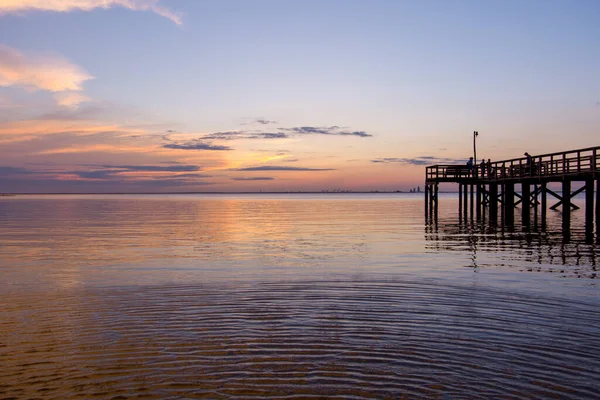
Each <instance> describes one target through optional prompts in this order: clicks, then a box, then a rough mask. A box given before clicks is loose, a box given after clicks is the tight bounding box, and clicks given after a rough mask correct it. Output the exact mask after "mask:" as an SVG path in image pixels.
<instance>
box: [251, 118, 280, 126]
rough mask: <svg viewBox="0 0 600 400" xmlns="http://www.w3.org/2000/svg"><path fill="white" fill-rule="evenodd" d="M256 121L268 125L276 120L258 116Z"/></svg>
mask: <svg viewBox="0 0 600 400" xmlns="http://www.w3.org/2000/svg"><path fill="white" fill-rule="evenodd" d="M256 123H258V124H261V125H269V124H276V123H277V121H269V120H268V119H263V118H259V119H257V120H256Z"/></svg>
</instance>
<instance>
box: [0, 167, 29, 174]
mask: <svg viewBox="0 0 600 400" xmlns="http://www.w3.org/2000/svg"><path fill="white" fill-rule="evenodd" d="M30 173H31V172H30V171H29V170H27V169H25V168H18V167H9V166H2V165H0V176H12V175H27V174H30Z"/></svg>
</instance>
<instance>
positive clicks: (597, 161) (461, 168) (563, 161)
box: [425, 146, 600, 182]
mask: <svg viewBox="0 0 600 400" xmlns="http://www.w3.org/2000/svg"><path fill="white" fill-rule="evenodd" d="M597 172H600V146H597V147H588V148H585V149H579V150H570V151H564V152H558V153H549V154H541V155H536V156H532V157H531V159H528V158H527V157H521V158H513V159H510V160H502V161H495V162H491V163H489V164H488V163H484V164H476V165H473V168H468V167H467V166H466V165H432V166H429V167H427V168H426V172H425V174H426V175H425V177H426V180H427V181H429V182H431V181H446V182H456V181H459V180H465V179H483V180H511V179H519V180H520V179H527V178H539V179H544V178H546V179H550V178H553V177H556V178H559V177H564V176H568V175H574V176H578V175H582V176H583V175H595V174H596V173H597Z"/></svg>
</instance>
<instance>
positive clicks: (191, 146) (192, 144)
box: [163, 140, 233, 151]
mask: <svg viewBox="0 0 600 400" xmlns="http://www.w3.org/2000/svg"><path fill="white" fill-rule="evenodd" d="M163 147H164V148H165V149H175V150H213V151H224V150H233V149H232V148H231V147H229V146H223V145H216V144H211V143H206V142H202V141H199V140H192V141H188V142H185V143H167V144H165V145H163Z"/></svg>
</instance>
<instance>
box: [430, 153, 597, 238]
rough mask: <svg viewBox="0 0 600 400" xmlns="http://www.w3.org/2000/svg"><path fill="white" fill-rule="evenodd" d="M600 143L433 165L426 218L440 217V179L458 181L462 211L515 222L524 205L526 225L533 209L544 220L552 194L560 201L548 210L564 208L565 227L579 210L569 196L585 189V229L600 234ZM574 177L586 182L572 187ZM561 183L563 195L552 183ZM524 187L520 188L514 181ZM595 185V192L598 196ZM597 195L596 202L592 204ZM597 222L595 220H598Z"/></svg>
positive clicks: (460, 212)
mask: <svg viewBox="0 0 600 400" xmlns="http://www.w3.org/2000/svg"><path fill="white" fill-rule="evenodd" d="M599 172H600V146H598V147H589V148H585V149H579V150H570V151H563V152H559V153H551V154H541V155H535V156H530V157H522V158H514V159H511V160H503V161H495V162H491V163H489V164H487V163H486V164H484V165H482V164H478V163H476V162H475V163H474V165H473V167H472V168H469V167H467V166H466V165H432V166H430V167H427V169H426V173H425V217H426V218H427V219H431V220H432V219H435V220H437V213H438V192H439V189H438V186H439V184H440V183H445V182H450V183H458V203H459V215H460V216H461V218H463V217H464V218H465V219H466V218H469V217H470V218H477V219H480V218H481V217H482V216H484V215H486V214H487V217H488V218H489V220H490V223H492V224H495V223H497V221H498V217H499V216H500V217H501V222H502V223H503V224H504V225H508V226H512V225H513V224H514V218H515V208H516V207H517V206H520V207H521V218H522V224H523V225H524V226H528V225H529V224H530V221H531V214H532V213H533V214H534V217H535V221H537V217H538V213H539V215H540V216H541V223H542V224H545V221H546V213H547V210H548V195H550V196H552V197H553V198H555V200H556V203H555V204H553V205H551V206H550V207H549V209H551V210H556V209H558V208H559V207H560V208H561V210H562V227H563V232H568V231H569V230H570V226H571V211H574V210H578V209H579V207H577V206H576V205H575V204H573V203H572V202H571V199H572V198H573V197H574V196H576V195H578V194H579V193H582V192H584V191H585V231H586V235H591V236H593V232H594V224H595V227H596V238H597V240H598V238H600V180H599V178H600V173H599ZM573 182H582V183H583V185H582V186H581V187H580V188H578V189H577V190H574V191H572V184H573ZM549 183H560V185H561V187H562V190H561V194H558V193H556V192H555V191H553V190H551V189H550V188H549V187H548V184H549ZM516 185H519V186H520V189H521V190H520V192H519V191H516V190H515V186H516ZM594 186H595V195H594ZM594 197H595V206H594ZM594 221H595V222H594Z"/></svg>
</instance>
